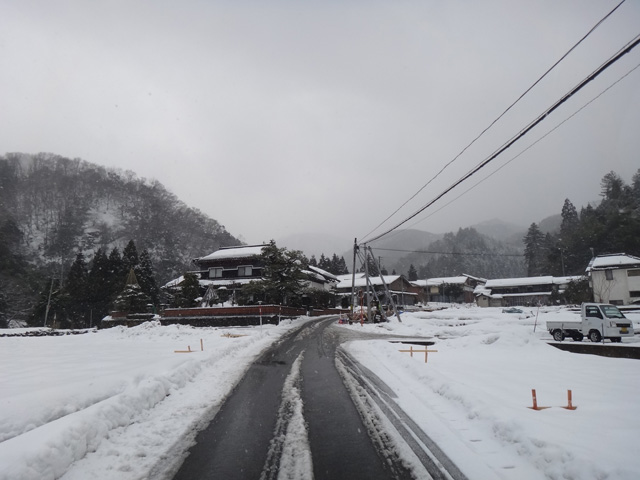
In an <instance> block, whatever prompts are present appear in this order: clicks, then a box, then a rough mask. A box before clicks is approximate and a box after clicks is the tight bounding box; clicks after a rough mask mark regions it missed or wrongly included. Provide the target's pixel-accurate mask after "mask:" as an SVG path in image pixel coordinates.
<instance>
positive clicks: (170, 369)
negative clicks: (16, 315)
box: [0, 322, 293, 480]
mask: <svg viewBox="0 0 640 480" xmlns="http://www.w3.org/2000/svg"><path fill="white" fill-rule="evenodd" d="M292 325H293V324H292V323H291V322H283V324H282V325H281V326H279V327H274V326H264V327H263V328H254V329H215V328H200V329H195V328H192V327H188V326H168V327H161V326H160V324H159V323H157V322H148V323H145V324H143V325H140V326H139V327H135V328H130V329H127V328H124V327H116V328H113V329H109V330H104V331H99V332H97V333H92V334H86V335H79V336H65V337H37V338H22V337H16V338H3V339H1V341H2V346H3V348H2V349H1V351H0V358H1V361H2V364H3V365H5V366H10V368H5V369H4V370H3V372H2V373H1V374H0V384H1V385H2V391H1V392H0V434H1V435H2V437H1V440H0V441H1V443H0V465H2V467H1V468H0V479H2V480H5V479H6V480H28V479H57V478H61V477H62V478H65V479H73V478H77V479H86V478H101V479H106V478H113V479H116V478H117V479H122V478H142V477H145V476H147V475H148V472H149V471H153V469H154V468H158V465H161V466H162V468H159V472H161V473H162V474H166V473H167V472H170V471H171V469H172V468H174V464H175V463H176V461H177V458H176V457H178V458H179V456H180V454H182V453H184V451H185V450H186V448H188V446H189V444H190V442H192V441H193V438H194V437H195V432H196V431H197V429H198V428H199V427H200V426H201V424H202V422H203V421H206V418H207V415H208V416H209V418H210V417H211V416H212V415H213V413H214V411H215V408H216V406H217V405H219V404H220V402H221V401H222V400H223V399H224V397H225V395H226V394H227V393H228V392H229V391H230V390H231V389H232V388H233V386H234V385H235V382H236V381H237V379H239V378H240V377H241V375H242V374H243V372H244V370H245V368H246V366H247V365H248V364H249V363H250V362H251V361H252V359H253V358H255V356H256V355H257V354H259V353H260V351H262V350H263V349H264V348H265V347H266V346H268V345H269V344H271V343H272V342H273V341H274V340H276V339H277V338H278V337H279V336H280V335H281V334H282V333H284V332H286V331H287V330H288V329H289V328H291V326H292ZM223 333H225V334H234V335H239V336H231V337H229V336H222V334H223ZM200 339H202V341H203V344H204V351H199V350H200ZM187 346H190V347H191V349H192V350H196V351H195V352H194V353H189V354H184V353H175V350H187ZM138 425H140V426H141V428H136V427H137V426H138Z"/></svg>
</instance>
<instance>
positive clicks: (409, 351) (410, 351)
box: [398, 346, 438, 363]
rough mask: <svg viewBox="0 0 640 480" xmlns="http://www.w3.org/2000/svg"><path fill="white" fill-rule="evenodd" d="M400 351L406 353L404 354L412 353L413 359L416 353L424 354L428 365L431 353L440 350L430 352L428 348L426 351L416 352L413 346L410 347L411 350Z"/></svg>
mask: <svg viewBox="0 0 640 480" xmlns="http://www.w3.org/2000/svg"><path fill="white" fill-rule="evenodd" d="M398 351H399V352H404V353H410V354H411V356H412V357H413V354H414V353H424V363H427V360H428V359H429V353H435V352H437V351H438V350H429V349H427V348H426V347H425V349H424V350H414V349H413V346H411V347H409V350H398Z"/></svg>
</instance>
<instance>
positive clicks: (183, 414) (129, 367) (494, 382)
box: [0, 307, 640, 480]
mask: <svg viewBox="0 0 640 480" xmlns="http://www.w3.org/2000/svg"><path fill="white" fill-rule="evenodd" d="M532 313H533V315H532ZM535 313H536V312H535V311H533V312H531V311H529V310H527V311H526V313H524V314H506V313H501V311H500V310H499V309H479V308H464V307H460V308H457V307H452V308H447V309H445V310H440V311H436V312H431V313H413V314H408V313H407V314H404V315H403V317H402V323H398V322H397V320H393V321H392V322H390V323H386V324H378V325H364V326H360V325H351V326H340V327H339V328H348V329H354V330H359V331H373V332H377V333H388V334H389V335H393V336H395V335H413V336H420V337H433V339H434V341H435V342H436V343H435V345H433V346H432V347H429V349H430V350H437V353H436V352H434V353H430V354H429V361H428V363H427V364H425V363H424V354H422V353H418V354H414V356H413V358H412V357H410V355H409V354H408V353H402V352H399V351H398V350H400V349H405V348H407V346H406V345H404V346H403V345H400V344H397V343H391V342H387V341H385V340H367V341H353V342H350V343H349V344H347V345H346V346H345V348H346V349H347V351H348V352H349V353H351V354H352V355H353V356H355V357H356V358H357V359H358V360H359V361H360V362H361V363H362V364H364V365H365V366H366V367H368V368H369V369H371V370H372V371H374V372H375V373H376V374H377V375H378V376H379V377H381V378H382V379H383V380H384V381H385V382H386V383H388V384H389V385H390V386H391V387H392V388H393V390H394V391H395V392H396V394H397V399H396V400H397V402H398V403H399V404H400V405H401V406H402V407H403V409H404V410H405V411H406V412H408V413H409V415H410V416H411V417H412V418H413V419H414V420H415V421H416V422H417V423H419V424H420V425H423V426H424V429H425V431H427V433H428V434H429V435H431V437H432V438H433V439H434V440H436V441H437V442H438V443H439V445H440V446H441V447H442V448H443V449H444V450H445V452H446V453H447V454H448V455H449V456H450V457H451V458H452V459H453V460H454V461H455V462H456V463H457V464H458V465H459V466H460V468H461V469H462V470H463V472H464V473H466V474H467V475H468V476H469V477H470V478H472V479H476V478H483V479H492V478H505V479H516V478H517V479H537V478H554V479H556V478H557V479H590V478H593V479H636V478H639V476H640V441H639V439H638V433H639V432H640V416H638V414H637V407H636V406H637V404H638V399H639V398H640V381H639V380H640V361H638V360H626V359H614V358H605V357H597V356H590V355H578V354H572V353H568V352H563V351H561V350H558V349H556V348H553V347H551V346H549V345H547V344H546V342H545V341H546V340H550V336H549V334H548V333H547V332H546V330H545V328H544V322H545V321H546V320H548V319H553V320H559V319H561V318H565V319H566V318H571V316H573V315H574V314H572V313H568V312H566V311H558V310H555V309H554V310H549V311H542V310H541V311H540V314H539V317H538V319H537V327H536V331H535V332H534V331H533V330H534V322H536V318H535ZM638 320H640V317H638V318H634V323H635V324H636V326H637V324H638ZM302 321H308V319H300V320H296V321H294V322H287V323H286V324H282V325H280V326H278V327H275V326H264V327H262V328H260V327H255V328H243V329H240V328H238V329H213V328H201V329H197V328H191V327H178V326H169V327H161V326H159V325H158V324H155V323H147V324H144V325H141V326H140V327H136V328H131V329H126V328H121V327H118V328H113V329H109V330H103V331H99V332H95V333H87V334H83V335H74V336H62V337H8V338H7V337H4V338H0V345H1V348H0V361H1V362H2V363H1V364H2V368H1V369H0V479H2V480H5V479H6V480H9V479H11V480H23V479H55V478H62V479H65V480H80V479H83V480H84V479H92V478H95V479H141V478H166V477H167V475H169V477H170V475H171V473H172V468H174V467H175V459H176V457H177V456H179V455H180V454H181V453H182V452H183V451H184V449H185V448H186V447H187V446H188V445H189V444H190V442H192V441H193V438H194V436H195V434H196V432H197V429H198V428H200V427H201V426H203V425H205V424H206V423H207V421H208V420H209V419H211V418H212V416H213V415H214V414H215V412H216V408H217V406H218V405H219V404H220V402H221V401H222V400H223V399H224V397H225V395H226V394H227V393H228V392H229V391H230V390H231V388H232V387H233V385H234V384H235V382H236V381H237V380H238V379H239V378H240V377H241V376H242V373H243V372H244V371H245V369H246V368H247V367H248V365H249V364H250V363H251V361H252V360H253V359H254V358H255V357H256V356H257V355H258V354H259V353H260V352H261V351H262V350H263V349H264V348H266V347H267V346H268V345H270V344H271V343H272V342H274V341H275V340H277V339H278V338H279V337H280V336H281V335H282V334H283V333H285V332H286V331H288V330H289V329H290V328H292V326H295V325H296V324H298V323H299V322H302ZM228 333H230V334H240V335H244V336H238V337H234V336H231V337H229V336H223V335H224V334H228ZM200 339H202V341H203V345H204V351H200ZM623 342H624V343H623V344H622V345H620V347H621V348H625V345H628V346H631V345H630V344H633V343H636V344H638V343H639V342H640V338H638V337H636V338H633V339H625V340H624V341H623ZM585 343H587V341H586V340H585ZM187 345H189V346H190V347H191V349H192V350H196V351H195V352H194V353H174V351H175V350H186V349H187ZM638 346H640V345H638ZM415 348H422V347H415ZM533 388H535V389H536V391H537V395H538V404H539V405H541V406H550V407H552V408H548V409H545V410H540V411H534V410H532V409H529V408H527V407H529V406H531V405H532V399H531V389H533ZM569 389H570V390H572V393H573V404H574V405H575V406H577V407H578V408H577V409H576V410H573V411H572V410H566V409H563V408H560V407H562V406H566V405H567V390H569Z"/></svg>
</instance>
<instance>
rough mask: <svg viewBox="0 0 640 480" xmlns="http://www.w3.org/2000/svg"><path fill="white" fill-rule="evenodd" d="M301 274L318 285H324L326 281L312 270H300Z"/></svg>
mask: <svg viewBox="0 0 640 480" xmlns="http://www.w3.org/2000/svg"><path fill="white" fill-rule="evenodd" d="M301 272H302V273H304V274H305V275H306V276H307V278H308V279H309V280H314V281H317V282H320V283H324V282H326V281H327V279H326V278H325V277H323V276H322V275H320V274H319V273H318V272H314V271H313V270H301Z"/></svg>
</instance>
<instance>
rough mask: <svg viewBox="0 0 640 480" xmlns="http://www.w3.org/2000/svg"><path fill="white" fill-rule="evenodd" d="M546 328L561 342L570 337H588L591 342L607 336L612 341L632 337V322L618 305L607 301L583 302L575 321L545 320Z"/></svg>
mask: <svg viewBox="0 0 640 480" xmlns="http://www.w3.org/2000/svg"><path fill="white" fill-rule="evenodd" d="M547 330H549V333H550V334H551V336H553V339H554V340H556V341H558V342H561V341H562V340H564V339H565V337H571V338H573V339H574V340H575V341H576V342H581V341H582V339H583V338H584V337H589V340H591V341H592V342H600V341H602V339H604V338H607V339H609V340H611V341H612V342H621V341H622V337H633V324H632V323H631V320H629V319H627V318H626V317H625V316H624V315H623V314H622V312H621V311H620V310H618V307H616V306H615V305H609V304H608V303H583V304H582V307H581V309H580V319H579V320H578V319H576V321H575V322H557V321H550V322H547Z"/></svg>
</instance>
